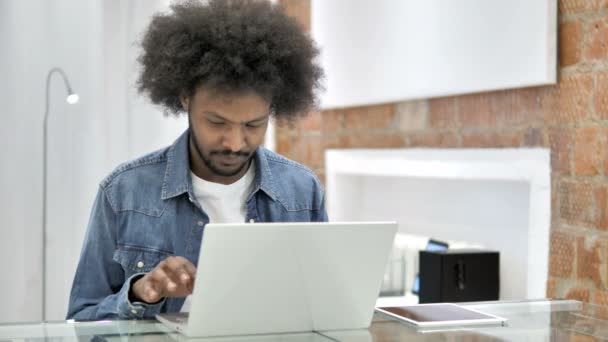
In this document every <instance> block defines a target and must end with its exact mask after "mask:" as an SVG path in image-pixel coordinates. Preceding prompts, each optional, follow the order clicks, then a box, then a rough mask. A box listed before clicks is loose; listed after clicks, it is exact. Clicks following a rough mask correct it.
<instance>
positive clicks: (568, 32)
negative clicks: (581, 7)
mask: <svg viewBox="0 0 608 342" xmlns="http://www.w3.org/2000/svg"><path fill="white" fill-rule="evenodd" d="M558 45H559V61H560V65H561V66H562V67H564V66H569V65H573V64H576V63H578V62H579V61H580V60H581V48H582V45H583V27H582V24H581V23H580V22H579V21H569V22H565V23H562V24H561V25H560V26H559V44H558Z"/></svg>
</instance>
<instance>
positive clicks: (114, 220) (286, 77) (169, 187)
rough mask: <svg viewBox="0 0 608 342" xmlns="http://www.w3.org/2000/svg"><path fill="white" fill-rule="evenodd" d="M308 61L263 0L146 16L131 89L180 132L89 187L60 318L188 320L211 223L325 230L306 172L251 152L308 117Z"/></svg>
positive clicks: (311, 82) (309, 48)
mask: <svg viewBox="0 0 608 342" xmlns="http://www.w3.org/2000/svg"><path fill="white" fill-rule="evenodd" d="M317 55H318V50H317V49H316V47H315V45H314V43H313V42H312V40H311V39H310V38H309V37H308V36H307V35H306V34H305V33H303V32H302V30H301V29H300V27H299V26H298V25H297V23H296V22H295V20H294V19H292V18H290V17H288V16H287V15H285V13H284V12H283V11H282V10H281V8H280V7H279V6H277V5H273V4H271V3H270V2H268V1H265V0H259V1H256V0H210V1H182V2H177V3H173V4H172V5H171V6H170V10H169V11H168V12H166V13H158V14H156V15H155V16H154V17H153V19H152V21H151V23H150V25H149V27H148V28H147V30H146V32H145V34H144V36H143V41H142V52H141V55H140V57H139V62H140V63H141V66H142V68H141V74H140V76H139V79H138V89H139V91H140V93H142V94H145V95H146V96H147V97H149V99H150V100H151V101H152V103H154V104H157V105H159V106H161V107H162V108H163V109H164V111H165V113H166V115H187V116H188V122H189V127H188V129H187V130H186V132H184V133H183V134H182V135H181V136H180V137H179V138H178V139H177V140H176V141H175V142H174V143H173V144H172V145H171V146H169V147H167V148H165V149H162V150H160V151H156V152H153V153H151V154H148V155H146V156H143V157H141V158H139V159H136V160H133V161H130V162H127V163H124V164H122V165H120V166H119V167H117V168H116V169H115V170H114V171H113V172H112V173H111V174H110V175H109V176H108V177H106V178H105V179H104V180H103V181H102V182H101V183H100V187H99V191H98V194H97V197H96V199H95V204H94V205H93V210H92V212H91V218H90V221H89V225H88V228H87V233H86V237H85V241H84V244H83V247H82V252H81V255H80V261H79V264H78V268H77V270H76V275H75V278H74V283H73V285H72V292H71V295H70V302H69V308H68V314H67V317H68V319H76V320H99V319H142V318H153V317H154V316H155V315H156V314H158V313H165V312H179V311H185V310H187V307H188V304H187V303H188V301H187V300H186V297H187V296H188V295H190V294H191V293H192V289H193V286H194V281H195V279H194V278H195V274H196V263H197V259H198V255H199V250H200V245H201V240H202V236H203V231H204V228H205V225H206V224H207V223H209V222H212V223H228V222H232V223H234V222H312V221H327V214H326V212H325V206H324V193H323V190H322V187H321V185H320V183H319V181H318V179H317V178H316V176H315V175H314V173H313V172H311V171H310V170H309V169H308V168H306V167H304V166H302V165H300V164H298V163H296V162H294V161H291V160H288V159H286V158H284V157H282V156H280V155H278V154H276V153H273V152H271V151H269V150H267V149H264V148H263V147H261V146H260V145H261V144H262V142H263V141H264V136H265V133H266V129H267V127H268V122H269V119H270V118H271V117H275V118H278V119H282V120H283V121H293V120H295V119H296V118H297V117H299V116H301V115H305V114H306V113H307V112H309V111H310V110H311V109H313V108H314V106H315V102H316V94H317V91H318V90H320V88H321V87H320V80H321V78H322V76H323V72H322V70H321V68H320V67H319V66H318V65H317V64H315V58H316V57H317ZM252 243H254V242H252ZM277 257H280V256H277ZM200 281H204V280H200ZM185 303H186V304H185Z"/></svg>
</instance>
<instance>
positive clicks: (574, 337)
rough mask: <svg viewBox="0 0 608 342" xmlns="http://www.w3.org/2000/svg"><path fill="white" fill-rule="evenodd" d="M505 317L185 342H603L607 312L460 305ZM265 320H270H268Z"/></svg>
mask: <svg viewBox="0 0 608 342" xmlns="http://www.w3.org/2000/svg"><path fill="white" fill-rule="evenodd" d="M462 305H465V306H467V307H470V308H474V309H476V310H479V311H483V312H486V313H489V314H494V315H497V316H501V317H505V318H507V319H508V323H507V326H505V327H476V328H470V327H469V328H464V327H463V328H459V327H451V328H449V329H444V330H430V331H429V330H426V331H417V330H416V329H415V328H413V327H412V326H410V325H407V324H405V323H402V322H400V321H396V320H393V319H391V318H389V317H387V316H384V315H382V314H379V313H376V314H375V315H374V319H373V321H372V325H371V327H370V328H369V330H354V331H353V330H350V331H320V332H307V333H293V334H275V335H252V336H229V337H215V338H196V339H194V338H193V339H189V340H192V341H201V342H212V341H213V342H233V341H234V342H237V341H238V342H244V341H269V342H275V341H276V342H279V341H280V342H325V341H347V342H371V341H376V342H388V341H474V342H482V341H492V342H494V341H534V342H537V341H551V342H554V341H557V342H559V341H600V340H604V339H608V307H601V306H595V305H591V304H586V303H581V302H578V301H573V300H537V301H508V302H505V301H502V302H501V301H499V302H484V303H467V304H462ZM269 319H271V318H270V317H269ZM43 340H44V341H57V342H60V341H87V342H105V341H107V342H111V341H121V342H127V341H129V342H134V341H167V342H168V341H171V342H173V341H185V340H188V339H187V338H185V337H184V336H182V335H180V334H178V333H175V332H173V331H171V330H169V329H168V328H166V327H165V326H163V325H162V324H160V323H158V322H156V321H99V322H46V323H16V324H0V341H1V342H8V341H15V342H17V341H18V342H22V341H28V342H29V341H32V342H34V341H43Z"/></svg>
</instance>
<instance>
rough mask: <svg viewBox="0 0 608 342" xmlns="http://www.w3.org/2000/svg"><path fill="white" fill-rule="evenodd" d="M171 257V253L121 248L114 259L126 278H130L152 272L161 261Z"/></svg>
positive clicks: (115, 253)
mask: <svg viewBox="0 0 608 342" xmlns="http://www.w3.org/2000/svg"><path fill="white" fill-rule="evenodd" d="M171 255H172V254H171V253H167V252H161V251H158V250H153V249H146V248H141V247H126V246H119V247H118V249H116V251H114V256H113V259H114V261H115V262H117V263H119V264H120V265H121V266H122V269H123V271H124V272H125V278H129V277H131V276H132V275H133V274H136V273H147V272H150V271H152V270H153V269H154V267H156V266H157V265H158V264H159V263H160V262H161V261H163V260H165V259H166V258H167V257H169V256H171Z"/></svg>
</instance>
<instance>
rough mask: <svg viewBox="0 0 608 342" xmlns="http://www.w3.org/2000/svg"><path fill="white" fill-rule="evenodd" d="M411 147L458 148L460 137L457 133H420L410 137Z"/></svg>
mask: <svg viewBox="0 0 608 342" xmlns="http://www.w3.org/2000/svg"><path fill="white" fill-rule="evenodd" d="M408 146H410V147H458V146H459V143H458V135H456V134H455V133H435V132H427V133H418V134H411V135H409V144H408Z"/></svg>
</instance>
